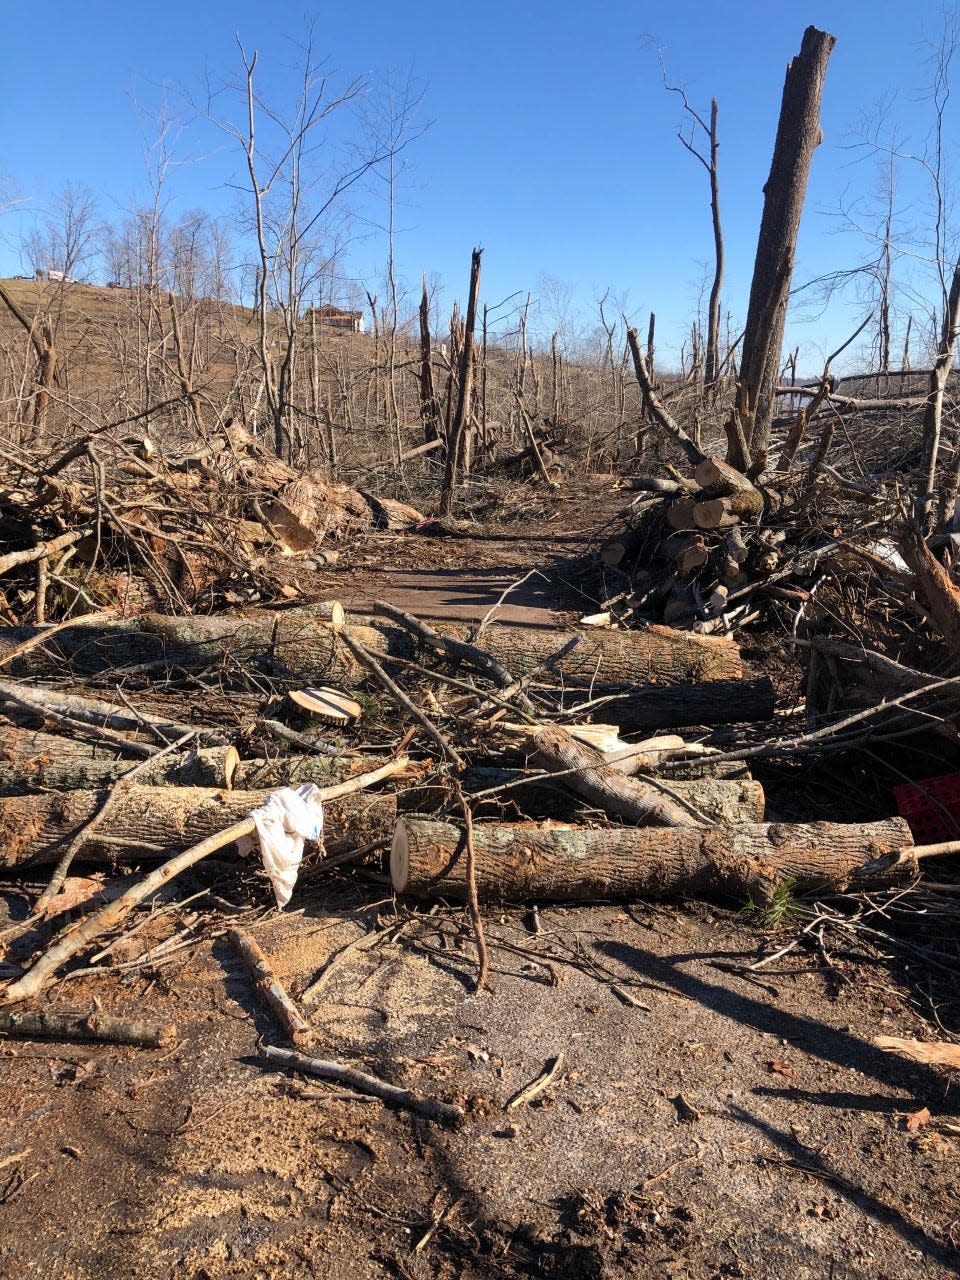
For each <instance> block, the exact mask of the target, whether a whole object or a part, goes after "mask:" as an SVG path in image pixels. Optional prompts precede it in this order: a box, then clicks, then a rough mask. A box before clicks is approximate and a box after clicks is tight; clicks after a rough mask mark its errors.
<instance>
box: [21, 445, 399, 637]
mask: <svg viewBox="0 0 960 1280" xmlns="http://www.w3.org/2000/svg"><path fill="white" fill-rule="evenodd" d="M0 463H2V469H3V472H2V475H0V538H2V541H3V545H4V547H5V548H6V550H5V552H4V554H2V555H0V577H2V578H3V582H2V587H3V590H2V592H0V615H2V617H3V619H4V621H6V622H7V623H8V624H11V625H15V624H17V623H22V622H34V623H44V622H46V621H50V620H56V619H64V618H68V617H71V616H76V615H78V614H83V613H88V612H91V611H93V612H97V611H100V610H103V609H112V610H118V611H119V612H120V613H121V614H124V615H129V614H133V613H136V612H138V611H139V610H141V609H145V608H147V609H151V608H152V609H159V610H162V611H164V612H167V613H174V614H175V613H185V612H193V611H200V612H210V611H213V610H215V609H217V608H219V607H222V606H224V605H234V604H240V603H243V602H245V601H250V600H264V601H270V600H277V599H280V600H282V599H284V598H289V597H290V596H291V594H292V595H295V594H296V592H295V591H293V590H292V589H291V588H290V587H289V586H287V585H285V583H284V578H283V575H282V574H280V575H278V574H277V573H276V572H275V569H276V565H277V561H278V559H279V558H280V557H289V556H298V557H300V558H301V559H304V560H309V559H310V558H311V557H313V560H314V561H315V562H316V563H319V564H328V563H331V562H332V561H333V560H334V559H335V558H336V556H337V554H338V552H337V547H338V545H339V544H341V543H343V542H344V541H345V540H347V539H349V538H352V537H354V536H356V534H358V533H359V532H361V531H363V530H367V529H372V528H381V529H408V528H412V527H416V526H417V525H418V524H419V523H421V522H422V520H423V517H422V515H421V514H420V512H419V511H416V510H415V509H414V508H412V507H408V506H406V505H405V504H403V503H400V502H395V501H393V500H391V499H389V498H379V497H376V496H375V495H374V494H372V493H368V492H364V491H362V490H358V489H352V488H350V487H349V486H347V485H342V484H331V483H329V482H328V481H326V480H325V479H324V478H323V476H322V475H320V474H318V473H315V472H306V473H304V472H299V471H296V470H295V469H294V468H293V467H290V466H289V465H288V464H287V463H285V462H283V461H281V460H280V459H278V458H277V457H276V456H274V455H273V454H272V453H270V452H269V451H268V450H266V449H264V448H263V447H262V446H261V444H260V443H259V441H258V440H257V439H255V438H254V437H253V436H252V435H251V434H250V433H249V432H248V431H246V430H245V429H244V428H243V427H242V426H240V425H239V424H238V423H231V422H227V423H226V424H225V426H224V427H223V428H222V429H220V430H218V431H217V432H214V433H211V434H210V435H209V436H208V438H206V439H205V440H204V441H203V442H202V443H201V444H200V445H199V446H193V447H190V448H189V449H186V450H181V451H178V452H174V451H169V452H168V451H165V450H163V449H159V448H158V447H157V446H155V444H154V443H153V441H152V440H151V439H150V437H149V436H140V437H139V438H138V437H130V436H124V435H123V434H122V433H121V432H120V431H118V429H117V427H116V424H110V425H109V426H105V427H102V428H98V429H95V430H93V431H91V432H88V433H87V434H86V435H84V436H83V437H81V438H80V439H79V440H78V441H76V442H75V443H74V444H73V445H71V447H70V448H69V449H67V450H66V451H64V452H62V453H60V454H59V455H56V456H52V457H51V456H41V455H40V454H38V453H34V452H31V451H28V450H24V449H16V450H14V449H12V448H10V447H7V448H5V449H4V450H3V452H2V454H0Z"/></svg>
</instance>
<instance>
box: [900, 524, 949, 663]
mask: <svg viewBox="0 0 960 1280" xmlns="http://www.w3.org/2000/svg"><path fill="white" fill-rule="evenodd" d="M897 545H898V546H899V548H900V554H901V555H902V556H903V558H904V560H906V562H907V564H908V565H909V566H910V569H911V570H912V571H913V574H914V576H915V577H916V580H917V586H918V588H919V590H920V595H921V596H922V599H923V604H924V605H925V606H926V609H927V611H928V613H929V614H930V617H931V619H932V621H933V625H934V626H935V627H936V629H937V630H938V631H939V632H940V634H941V636H942V637H943V639H944V641H945V642H946V645H947V648H948V649H949V651H950V657H951V666H952V668H953V669H954V670H956V669H957V668H958V667H960V590H958V589H957V588H956V587H955V586H954V584H953V582H952V580H951V578H950V575H949V574H948V573H947V571H946V569H944V567H943V565H942V564H941V563H940V561H939V560H938V559H937V557H936V556H935V555H934V554H933V552H932V551H931V550H930V548H929V547H928V546H927V544H926V542H925V541H924V538H923V535H922V534H921V533H920V531H919V529H917V528H916V527H915V526H913V525H910V526H908V527H907V528H905V529H904V530H903V532H902V533H901V535H900V537H899V539H898V543H897Z"/></svg>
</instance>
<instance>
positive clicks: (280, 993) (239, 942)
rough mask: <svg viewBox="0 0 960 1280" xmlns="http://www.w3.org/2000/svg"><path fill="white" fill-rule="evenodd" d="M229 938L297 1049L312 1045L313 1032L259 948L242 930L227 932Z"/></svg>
mask: <svg viewBox="0 0 960 1280" xmlns="http://www.w3.org/2000/svg"><path fill="white" fill-rule="evenodd" d="M227 938H228V940H229V942H230V944H231V946H233V947H234V948H235V950H236V951H237V952H238V954H239V956H240V958H241V960H242V961H243V963H244V964H245V965H246V966H247V968H248V969H249V971H250V974H251V976H252V977H253V979H254V980H255V982H256V984H257V991H258V992H259V994H260V995H261V996H262V997H263V999H264V1000H265V1001H266V1003H267V1004H268V1005H269V1006H270V1009H271V1011H272V1012H273V1014H274V1016H275V1017H276V1019H277V1021H278V1022H279V1023H280V1025H281V1027H283V1029H284V1031H286V1033H287V1035H288V1036H289V1037H290V1039H291V1040H292V1041H293V1043H294V1044H296V1045H303V1046H306V1045H309V1044H310V1043H311V1041H312V1040H313V1029H312V1028H311V1026H310V1024H309V1022H307V1020H306V1018H304V1016H303V1014H301V1012H300V1010H299V1009H298V1008H297V1006H296V1005H295V1004H294V1003H293V1001H292V1000H291V999H290V997H289V996H288V995H287V993H286V991H285V990H284V987H283V983H282V982H281V981H280V979H279V978H278V977H277V975H276V974H275V973H274V971H273V968H272V967H271V965H270V961H269V960H268V959H267V957H266V956H265V955H264V953H263V950H262V949H261V947H260V944H259V943H258V942H256V941H255V940H254V939H253V938H251V937H250V935H249V933H245V932H244V931H243V929H228V930H227Z"/></svg>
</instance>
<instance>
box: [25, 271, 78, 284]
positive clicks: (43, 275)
mask: <svg viewBox="0 0 960 1280" xmlns="http://www.w3.org/2000/svg"><path fill="white" fill-rule="evenodd" d="M35 278H36V279H37V280H53V281H55V282H56V283H57V284H79V283H80V281H79V280H75V279H74V277H73V276H68V275H67V273H66V272H65V271H53V270H50V271H38V272H37V274H36V277H35Z"/></svg>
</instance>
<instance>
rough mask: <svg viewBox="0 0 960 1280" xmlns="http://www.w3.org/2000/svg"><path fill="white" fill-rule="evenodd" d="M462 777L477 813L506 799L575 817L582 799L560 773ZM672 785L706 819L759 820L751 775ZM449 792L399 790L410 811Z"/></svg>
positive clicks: (528, 809)
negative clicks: (478, 795) (572, 790)
mask: <svg viewBox="0 0 960 1280" xmlns="http://www.w3.org/2000/svg"><path fill="white" fill-rule="evenodd" d="M461 782H462V785H463V789H464V791H465V792H466V793H467V794H468V796H470V799H471V802H472V803H473V804H474V814H475V816H476V817H478V818H491V817H496V816H498V814H499V812H500V811H502V805H503V803H504V801H508V800H509V801H512V802H513V803H514V804H515V805H516V806H517V808H518V809H519V810H520V811H521V812H522V813H525V814H526V815H527V816H528V817H530V818H556V819H557V820H558V821H560V822H575V821H576V819H577V816H578V812H577V811H578V806H580V805H581V802H580V800H579V799H578V797H577V795H576V794H575V793H571V792H568V791H566V790H565V789H564V786H563V779H562V778H556V779H555V778H554V777H553V776H552V775H550V774H547V773H535V774H529V773H527V772H525V771H524V770H523V769H509V768H490V767H487V766H484V765H471V766H470V767H469V768H468V769H467V770H466V771H465V772H464V774H463V777H462V779H461ZM650 785H651V786H652V785H654V784H653V783H650ZM501 789H503V790H502V792H501V794H499V795H498V794H497V793H498V791H501ZM670 790H671V792H672V793H673V795H674V796H675V797H677V798H678V799H679V800H680V801H682V802H684V803H685V804H688V805H691V806H693V808H695V809H697V810H699V811H700V813H702V814H703V815H704V817H705V818H706V819H707V820H708V821H709V822H710V823H716V822H722V823H726V824H727V825H729V824H731V823H735V822H762V821H763V815H764V794H763V787H762V786H761V784H760V783H759V782H754V781H753V779H751V778H739V779H738V778H730V779H727V778H709V777H708V778H703V779H699V780H697V781H681V780H679V779H677V778H674V777H671V778H670ZM474 792H481V793H482V797H481V798H480V799H479V800H476V799H475V798H474V796H473V794H472V793H474ZM448 794H449V793H448V791H447V789H446V788H445V787H442V786H439V785H438V786H436V787H416V788H414V789H413V790H411V791H407V792H406V793H405V794H404V795H403V797H402V802H403V805H402V807H403V808H404V809H405V810H406V811H407V812H409V813H434V812H436V810H437V809H439V808H440V807H441V805H442V804H443V803H444V802H445V801H446V799H447V798H448ZM478 806H480V807H478Z"/></svg>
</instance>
